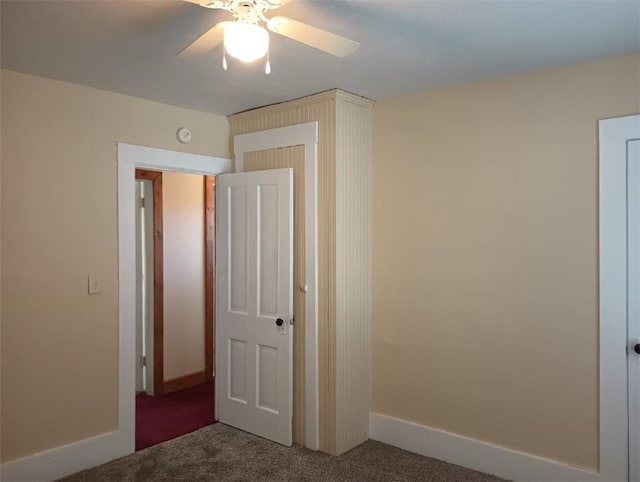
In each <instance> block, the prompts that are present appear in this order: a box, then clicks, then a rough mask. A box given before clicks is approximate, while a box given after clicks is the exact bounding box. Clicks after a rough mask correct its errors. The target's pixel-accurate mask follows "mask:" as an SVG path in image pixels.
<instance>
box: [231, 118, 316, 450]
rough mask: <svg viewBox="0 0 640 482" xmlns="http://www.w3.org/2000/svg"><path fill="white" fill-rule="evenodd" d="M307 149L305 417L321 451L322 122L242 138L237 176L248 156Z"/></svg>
mask: <svg viewBox="0 0 640 482" xmlns="http://www.w3.org/2000/svg"><path fill="white" fill-rule="evenodd" d="M300 145H304V160H305V168H304V172H305V179H304V183H305V186H304V187H305V200H304V204H305V228H304V235H305V276H306V280H305V282H304V284H303V285H302V286H299V287H295V286H294V289H296V288H299V289H301V290H303V291H305V362H306V363H305V366H306V370H305V380H306V387H305V399H306V406H305V409H306V410H305V413H306V421H305V427H306V444H305V445H306V447H307V448H310V449H312V450H318V449H319V448H320V430H319V427H318V421H319V414H318V404H319V402H318V399H319V394H318V206H317V203H318V181H317V178H318V174H317V172H318V122H307V123H304V124H296V125H293V126H288V127H280V128H277V129H269V130H265V131H259V132H253V133H248V134H240V135H237V136H235V137H234V139H233V146H234V148H233V150H234V155H235V161H236V172H242V171H243V170H244V155H245V153H247V152H253V151H263V150H266V149H277V148H281V147H290V146H300Z"/></svg>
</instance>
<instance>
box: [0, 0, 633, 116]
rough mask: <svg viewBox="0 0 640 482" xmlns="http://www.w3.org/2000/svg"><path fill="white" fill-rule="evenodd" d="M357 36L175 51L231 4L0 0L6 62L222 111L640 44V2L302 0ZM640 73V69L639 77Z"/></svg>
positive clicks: (390, 92) (437, 82)
mask: <svg viewBox="0 0 640 482" xmlns="http://www.w3.org/2000/svg"><path fill="white" fill-rule="evenodd" d="M272 15H284V16H289V17H292V18H294V19H296V20H300V21H303V22H306V23H309V24H312V25H314V26H317V27H321V28H325V29H327V30H330V31H332V32H334V33H337V34H340V35H342V36H345V37H349V38H352V39H354V40H357V41H358V42H360V43H361V47H360V49H359V50H358V51H357V52H356V53H355V54H354V55H352V56H351V57H348V58H344V59H339V58H335V57H332V56H330V55H328V54H325V53H323V52H320V51H318V50H315V49H312V48H310V47H307V46H305V45H302V44H299V43H296V42H294V41H292V40H289V39H286V38H283V37H280V36H278V35H276V34H271V66H272V74H271V75H269V76H266V75H265V74H264V63H263V62H261V61H258V62H256V64H254V65H244V64H240V63H236V62H235V61H231V60H230V61H229V63H230V65H229V70H228V71H227V72H225V71H223V70H222V66H221V56H222V52H221V50H222V49H221V47H218V48H216V49H214V50H213V51H212V52H211V54H209V55H208V56H206V57H204V58H200V59H197V60H183V59H178V58H177V57H176V55H175V54H176V53H177V52H179V51H180V50H181V49H182V48H184V47H185V46H186V45H187V44H189V43H190V42H191V41H192V40H194V39H195V38H196V37H197V36H199V35H200V34H201V33H203V32H204V31H206V30H207V29H208V28H209V27H211V26H212V25H213V24H215V23H217V22H218V21H220V20H223V19H228V14H226V13H225V12H222V11H218V10H209V9H205V8H202V7H200V6H198V5H193V4H189V3H185V2H181V1H169V0H167V1H165V0H153V1H148V0H128V1H124V0H119V1H111V0H109V1H105V0H76V1H69V0H65V1H58V0H44V1H33V0H1V2H0V16H1V22H2V23H1V28H2V30H1V47H2V50H1V57H0V60H1V66H2V68H4V69H9V70H14V71H18V72H24V73H28V74H33V75H38V76H42V77H48V78H52V79H59V80H65V81H68V82H74V83H78V84H84V85H88V86H92V87H97V88H99V89H104V90H109V91H113V92H120V93H123V94H129V95H132V96H136V97H142V98H146V99H151V100H155V101H159V102H163V103H167V104H173V105H178V106H182V107H186V108H190V109H196V110H201V111H206V112H211V113H216V114H231V113H235V112H239V111H243V110H247V109H250V108H254V107H259V106H262V105H268V104H273V103H277V102H282V101H285V100H289V99H293V98H298V97H302V96H305V95H309V94H313V93H316V92H320V91H324V90H328V89H332V88H340V89H343V90H346V91H349V92H353V93H355V94H359V95H362V96H364V97H368V98H370V99H374V100H379V99H383V98H386V97H391V96H397V95H401V94H405V93H411V92H416V91H419V90H423V89H426V88H430V87H436V86H442V85H446V84H453V83H460V82H467V81H471V80H478V79H485V78H489V77H496V76H500V75H505V74H510V73H515V72H523V71H528V70H533V69H539V68H546V67H553V66H556V65H561V64H567V63H573V62H579V61H583V60H589V59H593V58H597V57H602V56H607V55H614V54H619V53H625V52H630V51H633V50H639V49H640V0H631V1H629V0H624V1H622V0H596V1H591V0H529V1H526V0H491V1H490V0H467V1H459V0H441V1H418V0H410V1H398V0H368V1H367V0H356V1H353V0H352V1H346V0H342V1H331V0H295V1H293V2H291V3H289V4H287V5H285V6H283V7H282V8H280V9H278V10H276V11H275V12H274V13H272V14H271V16H272ZM639 81H640V79H639Z"/></svg>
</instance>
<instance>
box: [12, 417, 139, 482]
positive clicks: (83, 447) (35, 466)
mask: <svg viewBox="0 0 640 482" xmlns="http://www.w3.org/2000/svg"><path fill="white" fill-rule="evenodd" d="M123 439H124V437H123V434H122V432H121V431H118V430H116V431H113V432H109V433H106V434H104V435H98V436H97V437H92V438H88V439H85V440H81V441H79V442H74V443H72V444H69V445H63V446H61V447H56V448H54V449H51V450H46V451H44V452H40V453H37V454H34V455H29V456H28V457H24V458H22V459H18V460H13V461H11V462H7V463H5V464H2V465H1V466H0V479H1V480H2V481H3V482H14V481H16V482H21V481H29V482H36V481H38V482H47V481H50V480H55V479H59V478H60V477H65V476H67V475H71V474H73V473H75V472H79V471H80V470H84V469H88V468H90V467H95V466H96V465H100V464H103V463H105V462H109V461H110V460H114V459H117V458H119V457H122V456H124V455H128V454H130V453H132V452H133V448H132V447H131V446H130V445H131V443H130V442H129V443H128V442H127V441H125V440H123Z"/></svg>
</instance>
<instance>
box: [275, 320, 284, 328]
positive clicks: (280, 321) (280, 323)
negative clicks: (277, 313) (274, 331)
mask: <svg viewBox="0 0 640 482" xmlns="http://www.w3.org/2000/svg"><path fill="white" fill-rule="evenodd" d="M283 324H284V320H283V319H282V318H278V319H277V320H276V325H278V326H282V325H283Z"/></svg>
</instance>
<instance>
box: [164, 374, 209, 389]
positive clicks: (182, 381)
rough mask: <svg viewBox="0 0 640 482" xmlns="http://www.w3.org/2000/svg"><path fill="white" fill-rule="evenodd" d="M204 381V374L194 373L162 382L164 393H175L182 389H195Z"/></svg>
mask: <svg viewBox="0 0 640 482" xmlns="http://www.w3.org/2000/svg"><path fill="white" fill-rule="evenodd" d="M205 380H206V375H205V372H203V371H201V372H195V373H190V374H188V375H184V376H181V377H177V378H172V379H171V380H167V381H165V382H164V393H165V394H167V393H172V392H177V391H178V390H182V389H184V388H189V387H195V386H196V385H200V384H201V383H204V382H205Z"/></svg>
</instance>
